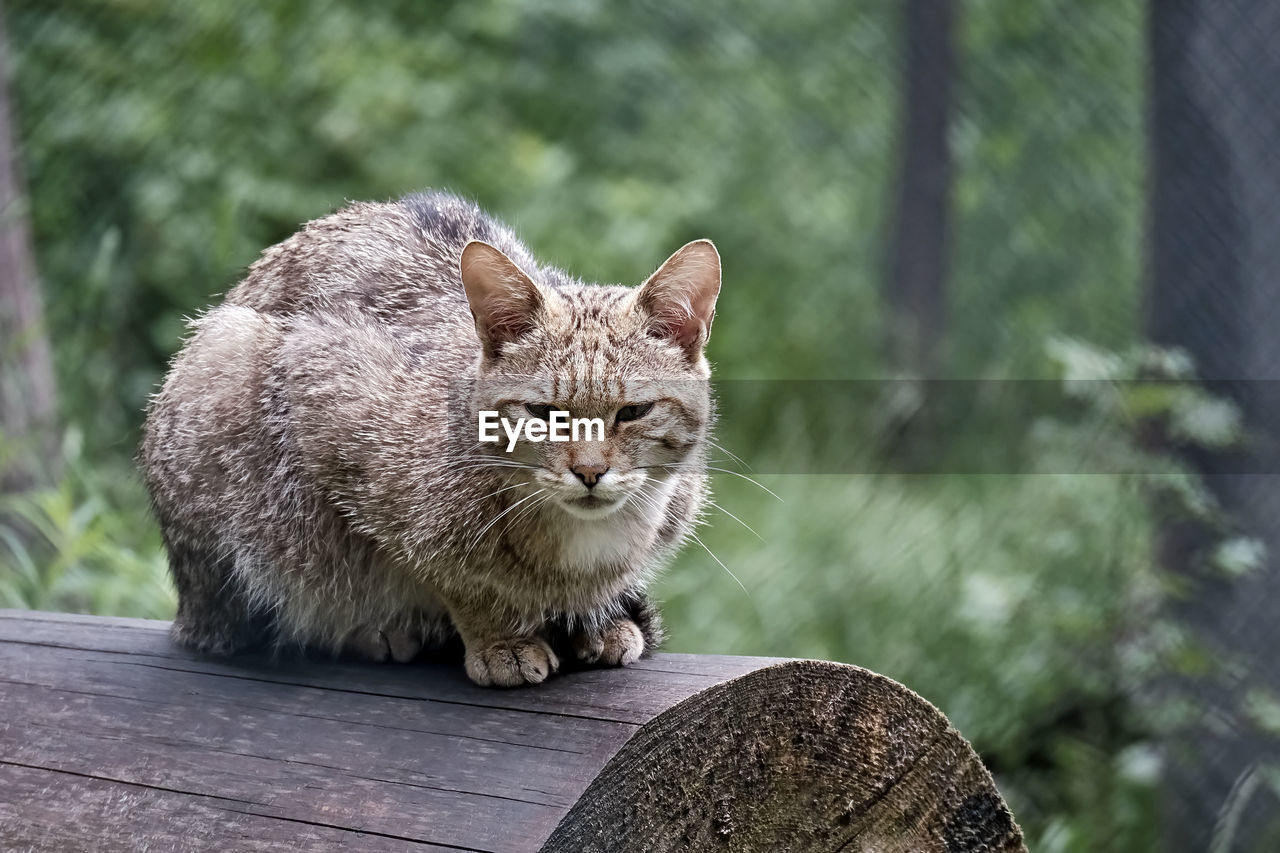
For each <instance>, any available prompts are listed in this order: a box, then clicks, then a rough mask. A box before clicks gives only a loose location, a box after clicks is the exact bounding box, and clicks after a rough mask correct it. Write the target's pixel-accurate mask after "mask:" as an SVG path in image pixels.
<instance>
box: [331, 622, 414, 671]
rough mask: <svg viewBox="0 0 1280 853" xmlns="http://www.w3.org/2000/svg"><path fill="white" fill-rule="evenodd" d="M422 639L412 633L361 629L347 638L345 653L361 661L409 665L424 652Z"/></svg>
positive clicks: (344, 646) (344, 647) (344, 645)
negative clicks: (391, 661)
mask: <svg viewBox="0 0 1280 853" xmlns="http://www.w3.org/2000/svg"><path fill="white" fill-rule="evenodd" d="M422 645H423V642H422V637H421V636H420V635H419V634H417V633H415V632H411V631H391V630H388V631H375V630H372V629H369V628H360V629H357V630H356V631H355V632H354V633H352V634H351V635H350V636H349V637H347V640H346V642H345V643H344V644H343V647H342V648H343V651H344V652H346V653H347V654H349V655H353V656H354V657H358V658H360V659H361V660H367V661H373V662H374V663H384V662H385V661H386V660H387V658H390V659H392V660H394V661H395V662H396V663H408V662H409V661H411V660H413V659H414V658H415V657H417V656H418V652H420V651H422Z"/></svg>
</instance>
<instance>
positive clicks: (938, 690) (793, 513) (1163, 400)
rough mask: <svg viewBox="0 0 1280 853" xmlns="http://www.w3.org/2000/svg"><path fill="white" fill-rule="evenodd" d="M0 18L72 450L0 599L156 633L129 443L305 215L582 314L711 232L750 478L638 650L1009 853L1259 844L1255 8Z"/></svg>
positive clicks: (150, 7) (698, 7) (148, 553)
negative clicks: (995, 820)
mask: <svg viewBox="0 0 1280 853" xmlns="http://www.w3.org/2000/svg"><path fill="white" fill-rule="evenodd" d="M3 12H4V16H5V27H6V29H7V40H8V45H9V52H8V59H9V74H10V85H11V88H12V93H11V99H12V102H13V117H12V123H13V127H12V128H11V133H12V135H13V137H14V139H15V140H16V143H17V146H18V149H19V151H20V157H21V165H22V171H23V173H24V174H25V180H26V184H27V187H28V189H29V201H30V203H29V205H26V206H25V207H23V208H22V210H23V211H24V212H25V213H27V214H28V215H29V221H30V225H31V228H32V232H33V235H34V246H35V260H36V268H37V270H38V277H39V282H40V286H41V288H42V290H43V296H44V301H45V303H46V306H47V311H46V322H45V324H44V327H43V328H44V330H45V332H46V333H47V338H48V340H49V342H50V344H51V346H52V351H53V354H54V359H55V363H56V367H57V379H58V392H59V398H60V410H59V411H60V417H61V434H62V435H64V436H68V437H69V439H68V440H66V441H64V442H63V448H64V450H63V455H64V457H66V459H65V460H64V461H65V466H66V469H67V473H66V474H65V475H64V477H63V478H62V479H61V480H59V481H58V482H57V483H55V484H54V485H53V486H51V487H50V489H51V490H50V491H47V492H44V493H41V495H40V496H39V498H38V500H37V499H35V498H31V497H30V496H25V497H24V496H19V498H21V499H22V500H25V501H26V503H23V504H21V506H20V509H21V511H22V512H23V513H24V517H29V519H30V521H29V522H28V524H29V526H32V527H34V528H35V529H37V530H39V531H41V532H40V535H39V537H38V541H35V542H34V543H32V542H31V541H30V540H29V539H28V540H26V544H24V545H23V546H22V547H23V549H24V551H23V553H22V555H19V554H18V551H17V550H16V547H17V546H15V545H13V544H12V543H11V544H10V545H9V546H7V547H8V548H9V550H8V551H6V550H5V547H6V546H3V545H0V564H2V563H3V561H4V560H8V562H9V566H10V567H11V568H12V572H11V573H10V578H11V579H12V580H11V581H10V582H9V585H8V586H7V587H3V586H0V590H7V592H5V595H6V596H7V597H8V600H9V601H10V602H12V603H20V604H27V605H40V606H65V607H72V608H81V609H104V608H106V609H116V610H119V611H122V612H123V611H129V612H147V613H149V614H153V615H163V612H164V610H165V608H167V607H169V606H171V600H170V599H169V598H167V597H166V594H165V593H164V592H162V591H161V592H156V591H155V590H157V589H159V582H158V581H155V579H154V577H153V576H154V574H155V573H156V572H159V571H162V570H163V568H162V557H159V556H158V554H159V545H158V541H157V538H156V536H155V534H154V530H153V528H152V527H151V525H150V522H149V521H147V520H146V515H145V506H144V501H143V499H142V497H141V491H140V489H139V488H138V487H137V484H136V482H134V481H132V480H130V479H129V478H128V475H126V474H124V473H122V472H124V471H125V470H127V466H128V457H129V455H130V454H131V453H132V450H133V446H134V444H135V442H136V431H137V427H138V424H139V422H140V419H141V412H142V410H143V408H144V406H145V403H146V398H147V395H148V394H149V393H150V392H151V391H152V390H153V388H154V387H155V384H156V383H157V381H158V380H159V378H160V377H161V375H162V373H163V370H164V366H165V363H166V360H167V358H168V357H169V356H170V354H171V353H172V352H173V351H174V350H175V349H176V347H177V346H178V344H179V342H180V339H181V336H182V334H183V320H184V317H188V316H191V315H193V314H195V313H196V312H198V311H199V310H201V309H202V308H203V307H204V306H205V305H207V304H209V302H210V301H211V300H213V299H215V298H216V296H217V295H218V294H220V293H222V292H225V291H226V290H227V289H228V288H229V287H230V286H231V285H232V284H233V283H234V282H235V281H236V280H237V278H238V277H239V275H240V274H241V272H242V271H243V269H244V267H245V266H246V265H247V264H249V263H250V262H252V260H253V259H254V258H255V257H256V255H257V254H258V253H259V252H260V251H261V250H262V249H263V248H264V247H266V246H268V245H270V244H272V243H273V242H276V241H278V240H280V239H282V238H284V237H285V236H287V235H288V234H290V233H292V232H293V231H294V230H295V229H296V228H297V226H298V225H299V224H300V223H301V222H303V221H306V220H308V219H312V218H316V217H318V216H321V215H324V214H326V213H327V212H329V211H331V210H332V209H334V208H335V207H337V206H339V205H341V204H342V203H343V201H344V200H347V199H368V198H393V197H397V196H399V195H402V194H404V193H406V192H409V191H413V190H418V189H421V188H423V187H428V186H436V187H447V188H450V189H452V190H454V191H457V192H461V193H463V194H465V195H468V196H471V197H473V198H475V199H477V200H478V201H480V202H481V203H482V204H483V205H484V206H485V207H486V208H488V209H490V210H491V211H493V212H494V213H495V214H497V215H498V216H500V217H501V218H503V219H505V220H507V221H509V222H510V223H512V224H513V225H514V226H515V228H516V230H517V231H518V232H519V233H520V234H521V236H522V237H523V238H524V239H525V240H526V242H527V243H529V245H530V246H532V247H533V249H534V250H535V252H536V253H537V254H538V256H539V257H540V258H542V259H544V260H546V261H548V262H550V263H554V264H557V265H561V266H564V267H566V268H568V269H571V270H572V271H573V272H574V273H576V274H580V275H582V276H583V277H584V278H587V279H591V280H599V281H609V282H611V281H622V282H635V281H637V280H638V279H639V278H640V277H642V276H643V275H644V274H646V273H647V272H648V271H649V270H650V269H652V267H653V266H654V264H656V263H657V262H658V261H660V260H661V259H662V258H663V257H666V256H667V255H668V254H669V253H670V251H671V250H673V249H674V248H676V247H677V246H679V245H680V244H681V243H682V242H684V241H685V240H687V239H692V238H695V237H700V236H709V237H712V238H713V239H714V240H715V241H716V243H717V245H718V246H719V248H720V252H721V254H722V256H723V257H724V262H725V285H724V290H723V294H722V297H721V301H720V303H719V309H718V310H719V317H718V319H717V321H716V324H715V328H714V333H713V335H712V342H711V346H710V351H709V352H710V356H711V358H712V360H713V361H714V362H715V364H716V370H717V376H718V377H720V378H722V379H727V380H731V382H736V381H739V380H753V381H751V382H746V383H743V384H741V385H736V386H735V385H733V384H730V385H728V386H726V391H725V392H724V394H723V395H722V396H724V398H725V406H724V409H723V415H724V416H723V417H722V418H721V424H720V438H719V439H718V440H719V441H720V442H721V443H722V444H724V445H725V447H727V448H728V449H729V450H732V451H735V452H738V453H739V455H743V456H745V457H747V462H748V463H749V464H750V466H751V469H750V470H748V469H746V468H740V467H737V466H736V465H734V466H732V467H733V470H734V473H732V474H730V473H726V474H723V475H721V476H720V477H719V481H718V483H717V491H718V497H717V502H718V503H719V504H721V505H722V506H723V508H724V511H725V512H731V513H732V514H733V516H734V517H736V518H734V517H727V516H723V515H720V514H718V513H716V514H713V518H712V519H711V521H712V523H711V524H710V525H709V529H708V530H707V531H705V532H704V533H701V534H700V536H701V539H702V540H703V541H704V542H705V543H706V546H707V547H708V549H709V550H711V551H714V552H715V556H714V557H709V556H708V555H707V554H706V553H705V552H704V551H702V550H701V549H697V548H696V547H695V548H693V549H691V550H690V551H689V552H687V553H686V554H684V555H682V557H681V558H680V559H679V561H678V562H677V563H676V565H675V566H673V567H672V568H671V569H670V570H669V572H668V574H667V576H666V579H665V580H664V581H663V586H662V596H663V597H664V598H665V599H666V600H667V608H668V615H669V620H668V621H669V622H670V623H671V625H672V628H673V634H674V636H675V642H676V643H677V647H678V648H680V649H682V650H691V651H693V650H696V651H726V652H730V651H736V652H743V653H765V654H779V655H812V656H818V657H825V658H833V659H839V660H847V661H850V662H854V663H859V664H862V665H866V666H869V667H871V668H874V669H877V670H879V671H883V672H885V673H886V674H889V675H892V676H894V677H896V678H899V679H900V680H902V681H904V682H905V683H907V684H908V685H910V686H912V687H913V688H915V689H917V690H919V691H920V692H922V693H923V694H924V695H925V696H926V697H927V698H929V699H931V700H932V701H934V702H935V703H936V704H938V705H939V706H940V707H942V709H943V710H944V711H945V712H946V713H947V714H948V715H949V716H950V717H951V718H952V719H953V720H954V721H955V722H956V724H957V726H958V727H959V728H960V729H961V731H962V732H964V733H965V734H966V735H968V736H969V737H971V738H972V739H973V740H974V742H975V745H976V746H977V747H978V749H979V750H980V751H981V752H982V754H983V756H984V758H985V759H986V760H987V761H988V763H989V764H990V765H991V766H992V767H993V769H994V770H995V771H996V773H997V776H998V780H999V782H1000V784H1001V785H1002V790H1004V791H1005V793H1006V794H1007V796H1008V798H1009V800H1010V803H1011V805H1012V807H1013V809H1014V812H1015V814H1016V815H1017V816H1018V817H1019V819H1020V820H1021V821H1022V823H1023V824H1024V825H1025V826H1026V828H1027V830H1028V838H1029V840H1030V843H1031V845H1032V848H1033V849H1042V850H1069V849H1099V850H1101V849H1109V850H1146V849H1152V848H1153V847H1163V848H1167V849H1187V850H1191V849H1196V850H1203V849H1207V848H1208V847H1209V845H1211V844H1216V845H1218V846H1217V847H1215V848H1214V849H1221V850H1226V849H1242V850H1243V849H1259V850H1261V849H1269V848H1268V847H1267V845H1268V844H1271V843H1273V841H1274V839H1275V838H1276V835H1275V833H1276V832H1277V831H1280V830H1277V829H1276V828H1275V827H1274V825H1273V824H1274V820H1272V819H1273V818H1274V816H1275V814H1276V812H1277V811H1278V810H1280V807H1278V806H1277V803H1280V799H1277V796H1278V795H1277V790H1278V789H1280V776H1278V775H1277V773H1278V772H1280V771H1277V770H1276V767H1277V766H1280V764H1278V762H1277V756H1276V755H1275V752H1274V750H1275V748H1276V730H1277V729H1278V728H1280V725H1278V724H1277V719H1278V713H1277V709H1278V708H1280V702H1277V699H1276V693H1275V691H1276V688H1277V686H1278V685H1280V673H1278V672H1277V670H1276V668H1275V667H1276V664H1275V659H1276V658H1275V654H1274V650H1275V649H1276V648H1280V636H1277V634H1276V631H1277V628H1276V627H1275V626H1276V625H1280V619H1277V618H1276V607H1277V605H1278V603H1280V581H1277V577H1280V571H1278V569H1277V563H1276V558H1274V557H1272V556H1270V555H1271V554H1272V553H1280V551H1278V550H1277V549H1280V542H1278V541H1275V540H1276V536H1275V533H1274V529H1273V528H1274V527H1275V524H1274V519H1275V518H1277V517H1280V511H1278V510H1280V486H1278V485H1277V484H1276V482H1275V475H1274V474H1272V473H1270V472H1272V471H1274V470H1275V467H1274V464H1275V462H1276V457H1275V456H1274V455H1273V454H1272V452H1271V451H1270V450H1264V449H1260V448H1265V447H1266V446H1267V441H1268V439H1269V438H1270V437H1272V436H1274V435H1275V434H1276V427H1280V424H1278V423H1276V420H1277V413H1278V412H1280V406H1278V405H1277V399H1278V398H1277V390H1278V389H1280V386H1277V384H1276V383H1272V382H1267V381H1262V380H1270V379H1275V378H1280V377H1278V376H1277V373H1278V372H1280V352H1277V347H1280V344H1278V343H1277V342H1276V341H1277V338H1276V336H1275V335H1274V334H1272V333H1270V329H1272V328H1273V327H1274V323H1272V322H1271V320H1272V317H1273V316H1274V312H1275V310H1276V305H1277V304H1278V303H1277V299H1276V295H1277V291H1278V290H1280V284H1278V282H1280V234H1277V233H1276V225H1275V223H1276V222H1277V221H1280V217H1277V215H1276V214H1277V212H1278V210H1277V206H1278V205H1280V201H1277V200H1278V199H1280V157H1278V155H1277V154H1276V152H1277V151H1280V144H1278V143H1280V101H1278V100H1277V98H1278V97H1280V96H1277V95H1276V94H1275V87H1274V81H1275V80H1278V79H1280V48H1278V47H1277V45H1280V4H1278V3H1276V2H1272V0H1228V2H1218V1H1217V0H1176V2H1168V3H1166V2H1163V0H1152V2H1151V3H1142V2H1137V0H1086V2H1066V0H968V1H967V2H958V1H957V2H948V0H906V2H892V0H876V2H867V3H860V4H855V5H853V6H850V5H849V4H847V3H840V2H834V0H812V2H802V3H794V4H786V5H779V4H772V3H768V2H746V3H729V2H724V0H714V2H705V3H699V4H686V5H672V4H660V3H650V2H642V3H630V4H610V3H605V2H595V0H574V2H570V3H563V2H555V3H553V2H549V0H534V2H527V3H514V2H480V3H442V4H415V3H401V2H395V3H385V4H377V5H376V6H365V5H362V4H356V3H353V2H338V0H323V2H300V0H299V1H296V2H294V1H291V0H278V1H277V2H270V3H243V2H230V0H228V2H215V3H204V4H169V5H155V4H141V3H135V2H129V0H102V2H95V3H90V4H69V3H47V2H30V0H17V2H15V0H7V2H5V3H4V6H3ZM15 209H16V208H15ZM1152 344H1154V345H1156V346H1152ZM5 366H6V369H10V368H11V366H12V362H11V361H6V362H5ZM1195 375H1199V376H1201V377H1207V378H1209V379H1211V380H1216V381H1214V382H1210V383H1209V384H1208V385H1207V386H1204V387H1201V386H1197V385H1195V384H1194V383H1193V382H1191V380H1192V379H1193V378H1194V376H1195ZM1064 379H1070V380H1089V382H1088V383H1085V384H1083V385H1080V384H1077V385H1062V384H1060V383H1062V381H1063V380H1064ZM755 380H769V381H767V382H759V381H755ZM793 380H825V382H823V383H818V384H812V385H802V384H801V383H798V382H794V381H793ZM1229 380H1241V381H1239V382H1232V381H1229ZM1045 389H1048V390H1047V391H1046V390H1045ZM797 400H799V401H800V402H796V401H797ZM1224 404H1228V405H1224ZM1179 430H1181V431H1179ZM10 440H13V437H10ZM842 453H843V454H844V455H843V456H842V455H841V454H842ZM1099 453H1100V454H1102V455H1101V456H1098V455H1093V456H1090V455H1089V454H1099ZM797 460H799V461H797ZM993 460H996V461H993ZM1085 460H1091V461H1085ZM1099 460H1101V461H1099ZM1091 466H1092V467H1091ZM1228 473H1230V474H1231V476H1230V477H1228V476H1227V474H1228ZM738 475H746V476H749V477H751V478H753V479H759V480H761V482H762V483H763V484H765V485H767V486H768V487H769V489H770V490H772V491H774V492H777V493H778V494H780V495H781V496H782V497H783V498H784V499H785V502H784V503H782V504H779V503H777V502H775V501H774V500H773V499H772V498H770V497H769V496H768V495H765V494H763V493H761V492H759V491H758V490H756V489H755V488H754V487H753V486H751V485H750V484H749V483H744V482H742V481H741V479H740V478H739V476H738ZM1153 483H1154V484H1155V485H1153ZM15 500H17V498H15ZM1171 507H1172V509H1171ZM77 513H79V514H78V515H77ZM737 519H741V520H742V521H743V522H745V523H746V524H747V525H749V526H750V527H751V528H752V529H753V531H755V532H758V533H759V534H760V535H761V536H762V537H763V538H764V539H765V540H766V541H764V542H761V541H760V540H759V539H757V538H755V537H752V536H751V534H750V533H745V531H744V530H743V529H742V527H740V526H738V524H736V523H735V521H736V520H737ZM713 560H714V561H715V562H713ZM719 562H723V563H724V564H725V565H726V566H728V567H729V568H730V569H732V570H733V572H734V573H735V574H736V575H737V576H738V578H739V579H740V580H741V581H742V584H743V586H745V587H746V588H747V593H746V595H745V596H744V594H743V592H742V591H741V590H739V589H738V587H737V586H736V585H735V583H734V581H732V580H730V579H728V578H727V577H726V576H724V575H723V573H722V572H721V570H720V567H719V566H717V565H716V564H717V563H719ZM51 567H61V568H51ZM140 577H146V578H148V580H147V581H146V582H145V583H142V582H139V581H138V578H140ZM120 578H130V579H132V580H131V581H130V582H131V583H133V584H134V588H135V589H146V590H151V591H152V593H148V594H153V598H152V599H148V600H146V601H143V600H142V599H141V598H139V597H138V596H137V595H135V596H133V597H132V598H131V597H130V594H129V593H128V592H127V591H121V589H120V586H121V584H120V580H119V579H120ZM1171 579H1172V581H1174V583H1173V584H1172V586H1171V585H1170V581H1171ZM0 583H4V577H3V576H0ZM1268 821H1271V823H1270V824H1269V823H1268ZM1268 833H1271V834H1268ZM1222 845H1228V846H1222ZM1230 845H1235V846H1230Z"/></svg>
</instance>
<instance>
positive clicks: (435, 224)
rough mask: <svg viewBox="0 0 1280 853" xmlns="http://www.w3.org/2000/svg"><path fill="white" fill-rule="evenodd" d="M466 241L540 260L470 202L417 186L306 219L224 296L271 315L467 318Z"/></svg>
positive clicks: (522, 260)
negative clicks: (462, 269) (391, 197)
mask: <svg viewBox="0 0 1280 853" xmlns="http://www.w3.org/2000/svg"><path fill="white" fill-rule="evenodd" d="M472 240H483V241H484V242H486V243H489V244H491V245H494V246H497V247H498V248H500V249H502V250H503V251H504V252H506V253H507V254H508V255H509V256H510V257H512V259H514V260H516V262H517V263H519V264H521V266H523V267H525V268H526V269H530V270H532V269H533V268H535V267H536V263H535V261H534V259H533V257H532V256H531V254H530V253H529V250H528V249H527V248H526V247H525V246H524V245H523V244H522V243H520V241H519V240H518V239H516V237H515V235H514V234H512V233H511V231H510V230H508V229H507V228H506V227H505V226H503V225H502V224H501V223H499V222H497V221H496V220H494V219H492V218H490V217H489V216H487V215H486V214H485V213H484V212H483V211H482V210H481V209H480V208H479V207H477V206H476V205H475V204H473V203H472V202H469V201H467V200H465V199H462V198H459V197H457V196H455V195H452V194H449V193H443V192H423V193H415V194H413V195H409V196H406V197H404V198H402V199H400V200H399V201H393V202H353V203H351V204H348V205H346V206H345V207H343V208H341V209H340V210H338V211H337V212H335V213H333V214H331V215H329V216H326V217H323V218H321V219H316V220H313V221H311V222H308V223H307V224H306V225H305V226H303V227H302V229H301V230H299V231H298V232H297V233H296V234H294V235H293V236H292V237H289V238H288V239H286V240H284V241H283V242H281V243H277V244H276V245H274V246H272V247H271V248H269V249H267V250H266V251H264V252H263V253H262V257H261V258H259V259H258V261H257V262H255V263H254V264H253V266H251V267H250V268H249V274H248V275H247V276H246V277H245V279H244V280H243V281H241V282H240V284H238V285H236V287H235V288H233V289H232V290H231V292H230V293H229V294H228V295H227V299H226V303H227V304H230V305H239V306H243V307H246V308H251V309H253V310H255V311H258V312H262V313H267V314H273V315H285V316H287V315H292V314H299V313H311V312H324V311H334V310H338V311H345V310H355V311H359V312H362V313H368V314H372V315H374V316H376V317H377V318H379V319H382V320H384V321H387V322H396V321H401V320H412V319H413V318H414V317H415V315H416V316H417V317H420V318H423V319H426V318H436V319H453V320H459V321H463V322H465V324H466V325H467V326H468V327H469V325H470V314H469V310H468V308H467V303H466V297H465V295H464V293H463V289H462V280H461V277H460V274H459V271H458V265H459V261H460V259H461V257H462V250H463V248H464V247H465V246H466V245H467V243H468V242H470V241H472Z"/></svg>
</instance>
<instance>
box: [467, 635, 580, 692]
mask: <svg viewBox="0 0 1280 853" xmlns="http://www.w3.org/2000/svg"><path fill="white" fill-rule="evenodd" d="M466 668H467V675H468V676H470V677H471V680H472V681H474V682H475V683H476V684H479V685H480V686H481V687H519V686H520V685H522V684H538V683H540V682H542V681H545V680H546V678H547V676H548V675H550V674H551V673H553V672H555V671H556V670H557V669H559V668H560V659H559V658H557V657H556V654H555V652H553V651H551V646H550V645H548V644H547V641H546V640H543V639H542V638H541V637H522V638H519V639H513V640H498V641H497V642H495V643H490V644H489V645H487V646H485V647H484V648H482V649H479V650H472V649H467V657H466Z"/></svg>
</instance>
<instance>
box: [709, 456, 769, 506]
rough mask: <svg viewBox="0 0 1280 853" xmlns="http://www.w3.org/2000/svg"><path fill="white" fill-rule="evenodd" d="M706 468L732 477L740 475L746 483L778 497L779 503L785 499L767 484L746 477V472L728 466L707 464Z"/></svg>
mask: <svg viewBox="0 0 1280 853" xmlns="http://www.w3.org/2000/svg"><path fill="white" fill-rule="evenodd" d="M707 470H708V471H719V472H720V473H721V474H731V475H733V476H734V477H740V478H742V479H743V480H746V481H747V482H748V483H751V484H752V485H753V486H759V487H760V488H762V489H764V490H765V491H766V492H768V493H769V494H771V495H773V496H774V497H775V498H777V499H778V501H779V502H780V503H786V501H784V500H782V498H780V497H778V495H777V493H775V492H774V491H773V489H770V488H769V487H768V486H766V485H764V484H763V483H760V482H757V481H755V480H753V479H751V478H750V477H748V476H747V475H746V474H739V473H738V472H737V471H730V470H729V469H728V468H713V467H712V466H710V465H708V466H707Z"/></svg>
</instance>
